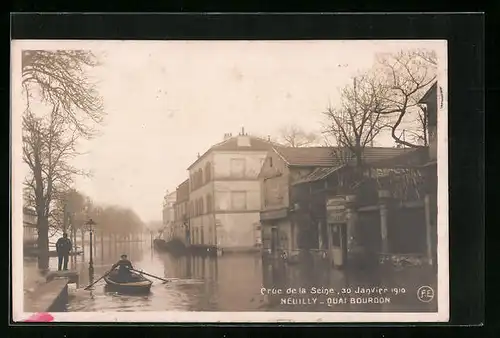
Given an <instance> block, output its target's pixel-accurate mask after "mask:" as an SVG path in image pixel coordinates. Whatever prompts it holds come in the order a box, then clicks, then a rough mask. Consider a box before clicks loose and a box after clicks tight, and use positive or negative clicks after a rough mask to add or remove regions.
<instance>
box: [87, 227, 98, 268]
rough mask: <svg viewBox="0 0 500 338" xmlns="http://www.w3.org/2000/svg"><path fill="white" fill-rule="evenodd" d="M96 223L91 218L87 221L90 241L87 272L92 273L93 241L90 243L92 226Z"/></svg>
mask: <svg viewBox="0 0 500 338" xmlns="http://www.w3.org/2000/svg"><path fill="white" fill-rule="evenodd" d="M95 224H96V223H95V222H94V221H93V220H92V218H91V219H89V220H88V222H87V225H88V227H89V233H90V238H89V239H90V241H89V245H90V258H89V272H90V273H93V272H94V256H93V254H94V251H93V243H92V237H93V231H94V229H93V228H92V226H93V225H95Z"/></svg>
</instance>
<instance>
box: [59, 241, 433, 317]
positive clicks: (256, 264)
mask: <svg viewBox="0 0 500 338" xmlns="http://www.w3.org/2000/svg"><path fill="white" fill-rule="evenodd" d="M95 249H96V252H95V255H94V280H96V279H97V278H99V277H100V276H102V275H103V274H104V273H105V272H107V271H108V270H109V268H110V267H111V265H112V264H113V263H114V262H116V261H117V260H118V259H119V256H120V255H121V254H123V253H126V254H128V256H129V258H130V260H131V261H132V263H133V264H134V268H136V269H138V270H143V271H145V272H147V273H150V274H153V275H156V276H159V277H163V278H166V279H169V280H170V282H169V283H162V282H161V281H158V280H155V279H154V278H151V280H152V281H153V282H154V283H153V286H152V288H151V293H150V294H149V295H146V296H132V295H122V294H117V293H110V292H106V291H105V288H104V286H105V282H104V281H100V282H98V283H97V284H95V286H94V287H93V288H92V290H89V291H86V290H84V289H83V288H84V287H85V286H87V285H88V284H89V282H90V280H89V277H90V276H89V272H88V261H89V253H88V247H87V248H86V253H85V255H83V256H80V257H78V258H77V259H73V260H72V261H71V262H70V268H71V269H77V270H78V271H80V285H79V287H78V288H74V289H73V288H72V289H70V301H69V304H68V307H67V311H85V312H87V311H176V310H178V311H356V312H357V311H369V312H375V311H376V312H378V311H391V312H395V311H411V312H417V311H436V309H437V305H436V304H437V299H436V298H437V297H434V300H432V301H428V302H425V301H422V300H419V299H418V296H417V290H418V288H419V287H420V286H423V285H427V286H431V287H432V288H433V290H434V291H436V281H435V278H432V274H431V275H429V274H428V273H427V272H426V271H424V270H422V269H423V268H412V269H408V270H404V271H396V272H390V273H389V272H387V271H385V272H376V271H356V272H346V271H339V270H336V269H333V268H329V267H328V266H317V265H313V264H305V265H287V264H283V263H280V262H268V261H267V260H263V258H262V256H261V254H260V253H257V254H225V255H223V256H221V257H217V258H208V257H207V258H203V257H193V256H182V257H177V258H175V257H172V256H171V255H169V254H166V253H158V252H156V251H155V250H153V249H152V248H151V243H150V242H149V240H147V241H143V242H134V243H130V242H129V243H114V244H108V243H104V245H102V244H98V245H97V246H96V248H95ZM51 265H52V268H56V265H57V262H56V259H52V260H51Z"/></svg>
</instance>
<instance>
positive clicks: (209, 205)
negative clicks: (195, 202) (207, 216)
mask: <svg viewBox="0 0 500 338" xmlns="http://www.w3.org/2000/svg"><path fill="white" fill-rule="evenodd" d="M212 211H213V204H212V195H210V194H208V195H207V213H210V212H212Z"/></svg>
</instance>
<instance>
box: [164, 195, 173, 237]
mask: <svg viewBox="0 0 500 338" xmlns="http://www.w3.org/2000/svg"><path fill="white" fill-rule="evenodd" d="M175 200H176V192H175V191H174V192H171V193H168V192H167V193H166V194H165V197H164V198H163V212H162V222H163V237H164V239H165V240H170V239H172V238H173V235H174V218H175V215H174V204H175Z"/></svg>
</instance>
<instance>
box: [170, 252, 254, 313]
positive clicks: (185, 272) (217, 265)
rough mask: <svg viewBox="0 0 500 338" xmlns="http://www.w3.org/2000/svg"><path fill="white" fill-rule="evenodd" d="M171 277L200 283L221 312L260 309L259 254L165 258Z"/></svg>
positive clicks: (205, 295) (207, 296)
mask: <svg viewBox="0 0 500 338" xmlns="http://www.w3.org/2000/svg"><path fill="white" fill-rule="evenodd" d="M165 262H166V264H167V265H166V266H165V269H166V270H171V268H170V266H171V265H173V266H174V270H173V271H171V274H172V276H171V277H177V278H181V279H187V280H191V279H194V280H199V281H202V282H203V283H204V293H205V294H204V295H203V297H206V298H208V299H210V301H209V302H210V303H212V304H213V303H216V304H217V309H218V310H224V311H245V310H246V311H250V310H252V309H257V307H258V306H259V301H260V300H261V299H262V297H261V296H260V288H261V287H262V263H261V257H260V255H258V254H248V253H245V254H233V255H224V256H221V257H202V256H181V257H176V258H172V256H168V258H165Z"/></svg>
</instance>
